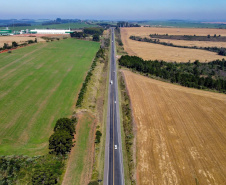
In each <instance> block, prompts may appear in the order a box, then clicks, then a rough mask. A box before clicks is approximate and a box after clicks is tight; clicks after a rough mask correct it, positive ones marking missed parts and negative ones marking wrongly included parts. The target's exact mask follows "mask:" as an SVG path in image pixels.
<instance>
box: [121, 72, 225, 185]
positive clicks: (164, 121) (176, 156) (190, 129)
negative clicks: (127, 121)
mask: <svg viewBox="0 0 226 185" xmlns="http://www.w3.org/2000/svg"><path fill="white" fill-rule="evenodd" d="M123 74H124V77H125V81H126V85H127V88H128V92H129V96H130V99H131V105H132V111H133V116H134V122H135V130H136V147H137V148H136V159H137V182H138V184H224V182H225V171H226V169H225V166H226V159H225V148H226V144H225V143H226V142H225V141H226V128H225V122H226V115H225V112H226V95H225V94H218V93H212V92H206V91H201V90H195V89H189V88H186V87H181V86H178V85H173V84H169V83H165V82H161V81H157V80H154V79H150V78H147V77H143V76H141V75H138V74H134V73H132V72H130V71H126V70H123Z"/></svg>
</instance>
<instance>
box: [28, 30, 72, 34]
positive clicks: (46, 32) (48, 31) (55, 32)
mask: <svg viewBox="0 0 226 185" xmlns="http://www.w3.org/2000/svg"><path fill="white" fill-rule="evenodd" d="M30 33H34V34H70V33H72V31H71V30H51V29H34V30H30Z"/></svg>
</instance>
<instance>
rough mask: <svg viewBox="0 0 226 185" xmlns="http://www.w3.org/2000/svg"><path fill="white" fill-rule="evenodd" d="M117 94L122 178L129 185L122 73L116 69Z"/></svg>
mask: <svg viewBox="0 0 226 185" xmlns="http://www.w3.org/2000/svg"><path fill="white" fill-rule="evenodd" d="M117 78H118V82H119V83H118V84H119V86H118V87H119V88H118V95H119V109H120V110H119V111H120V123H121V138H122V153H123V168H124V178H125V184H126V185H131V184H132V183H131V180H130V175H129V166H128V163H129V161H128V157H127V151H126V143H125V132H124V128H123V111H122V104H124V103H125V102H124V98H123V97H122V91H123V90H124V89H122V87H121V80H123V79H122V74H121V72H119V71H118V76H117Z"/></svg>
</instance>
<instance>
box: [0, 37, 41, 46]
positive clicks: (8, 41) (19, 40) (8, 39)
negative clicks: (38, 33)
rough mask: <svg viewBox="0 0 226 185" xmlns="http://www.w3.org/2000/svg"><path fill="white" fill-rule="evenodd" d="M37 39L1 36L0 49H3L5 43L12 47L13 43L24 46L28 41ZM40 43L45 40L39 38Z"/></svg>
mask: <svg viewBox="0 0 226 185" xmlns="http://www.w3.org/2000/svg"><path fill="white" fill-rule="evenodd" d="M35 38H36V37H19V36H0V47H3V45H4V43H6V44H8V45H12V42H14V41H15V42H17V43H18V44H22V43H24V42H26V41H28V40H35ZM37 41H38V42H42V41H43V42H44V41H45V40H44V39H42V38H37Z"/></svg>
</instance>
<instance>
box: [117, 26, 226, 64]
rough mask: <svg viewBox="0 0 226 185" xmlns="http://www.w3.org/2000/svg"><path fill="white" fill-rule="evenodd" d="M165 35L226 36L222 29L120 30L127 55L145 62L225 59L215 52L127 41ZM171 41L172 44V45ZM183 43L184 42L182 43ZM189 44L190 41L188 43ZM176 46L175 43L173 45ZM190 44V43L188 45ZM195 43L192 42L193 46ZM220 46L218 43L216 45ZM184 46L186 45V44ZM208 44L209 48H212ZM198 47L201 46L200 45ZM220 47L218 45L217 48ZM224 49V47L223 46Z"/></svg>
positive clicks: (204, 45)
mask: <svg viewBox="0 0 226 185" xmlns="http://www.w3.org/2000/svg"><path fill="white" fill-rule="evenodd" d="M155 33H158V34H166V33H168V34H169V35H194V34H196V35H197V36H199V35H208V34H210V35H214V34H217V35H219V34H220V35H222V36H225V35H226V30H222V29H192V28H190V29H187V28H186V29H185V28H143V27H141V28H121V39H122V42H123V47H124V49H125V51H126V52H127V53H128V54H129V55H137V56H139V57H142V58H143V59H145V60H150V59H151V60H155V59H157V60H164V61H169V62H174V61H176V62H188V61H191V62H193V61H195V60H199V61H200V62H209V61H213V60H216V59H222V58H226V57H225V56H220V55H218V54H217V53H215V52H210V51H205V50H199V49H187V48H176V47H169V46H163V45H160V44H153V43H147V42H139V41H134V40H131V39H129V37H130V36H131V35H134V36H141V37H144V36H147V37H148V36H149V35H150V34H155ZM174 42H175V41H173V42H172V43H174ZM182 42H185V41H182ZM190 42H191V41H190ZM175 44H176V43H175ZM189 44H191V43H189ZM196 44H197V41H194V45H196ZM218 44H220V43H218ZM185 45H188V43H186V44H185ZM212 45H213V43H210V45H209V46H212ZM198 46H201V45H200V43H199V45H198ZM203 47H208V43H205V44H204V43H203ZM218 47H220V45H219V46H218ZM224 47H225V46H224Z"/></svg>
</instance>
